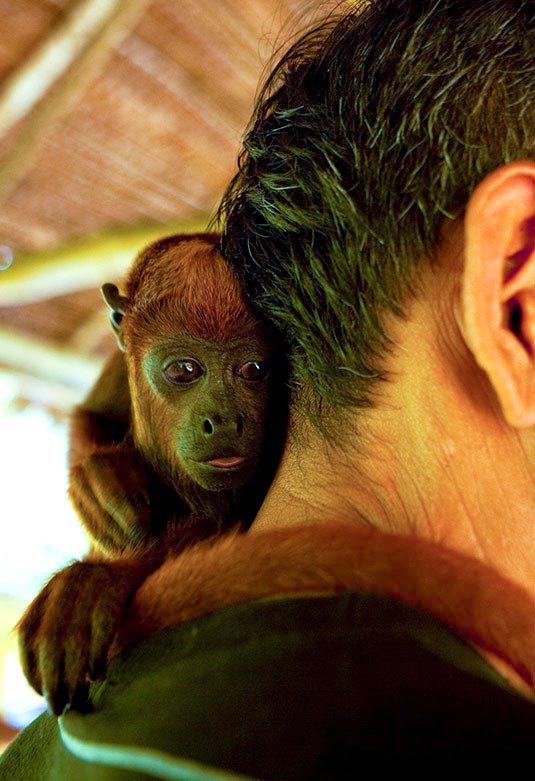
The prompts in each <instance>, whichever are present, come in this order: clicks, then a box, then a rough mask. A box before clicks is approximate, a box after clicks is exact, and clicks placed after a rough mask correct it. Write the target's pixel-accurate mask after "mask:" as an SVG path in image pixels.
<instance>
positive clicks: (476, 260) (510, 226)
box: [462, 161, 535, 428]
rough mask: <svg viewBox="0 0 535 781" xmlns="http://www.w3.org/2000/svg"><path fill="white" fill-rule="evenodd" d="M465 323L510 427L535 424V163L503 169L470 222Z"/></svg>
mask: <svg viewBox="0 0 535 781" xmlns="http://www.w3.org/2000/svg"><path fill="white" fill-rule="evenodd" d="M462 308H463V324H464V334H465V338H466V341H467V343H468V346H469V347H470V349H471V350H472V353H473V355H474V357H475V359H476V361H477V363H478V364H479V365H480V366H481V368H482V369H484V371H485V372H486V373H487V376H488V378H489V380H490V382H491V384H492V385H493V387H494V390H495V392H496V394H497V397H498V400H499V402H500V404H501V407H502V411H503V414H504V416H505V419H506V420H507V422H508V423H509V424H510V425H512V426H515V427H518V428H521V427H527V426H532V425H534V424H535V163H532V162H529V161H527V162H515V163H509V164H507V165H504V166H502V167H501V168H499V169H497V170H496V171H494V172H493V173H492V174H490V175H489V176H488V177H486V178H485V179H484V180H483V181H482V182H481V183H480V184H479V185H478V187H477V188H476V189H475V191H474V193H473V195H472V197H471V198H470V201H469V203H468V208H467V212H466V217H465V264H464V274H463V295H462Z"/></svg>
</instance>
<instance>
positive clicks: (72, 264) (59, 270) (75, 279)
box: [0, 218, 207, 307]
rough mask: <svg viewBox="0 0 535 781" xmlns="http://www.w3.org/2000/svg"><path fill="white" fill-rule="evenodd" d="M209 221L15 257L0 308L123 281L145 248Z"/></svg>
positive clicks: (129, 231)
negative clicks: (158, 240) (156, 241)
mask: <svg viewBox="0 0 535 781" xmlns="http://www.w3.org/2000/svg"><path fill="white" fill-rule="evenodd" d="M206 223H207V218H203V219H202V220H199V221H198V222H194V223H187V224H185V223H176V224H172V225H151V226H141V227H135V228H132V227H131V228H124V229H120V230H116V231H112V232H109V233H103V234H100V235H97V236H90V237H88V238H84V239H82V240H78V241H74V242H72V243H70V244H66V245H64V246H62V247H59V248H56V249H54V250H45V251H42V252H34V253H31V254H26V255H25V254H18V253H16V252H14V257H13V261H12V263H11V265H10V266H9V267H7V268H6V269H4V270H2V267H1V266H0V307H2V306H18V305H21V304H29V303H34V302H36V301H46V299H48V298H54V297H55V296H60V295H66V294H67V293H72V292H76V291H79V290H89V289H95V288H99V287H100V286H101V285H102V284H103V283H104V282H108V281H110V282H114V281H118V280H119V279H120V278H121V277H122V276H123V274H124V273H125V272H126V270H127V269H128V268H129V266H130V265H131V263H132V261H133V260H134V257H135V255H136V254H137V253H138V252H139V250H141V249H142V248H143V247H144V246H145V245H146V244H148V243H149V242H151V241H155V240H156V239H158V238H160V237H162V236H168V235H170V234H172V233H196V232H198V231H203V230H205V229H206Z"/></svg>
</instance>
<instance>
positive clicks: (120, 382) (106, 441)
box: [69, 350, 130, 468]
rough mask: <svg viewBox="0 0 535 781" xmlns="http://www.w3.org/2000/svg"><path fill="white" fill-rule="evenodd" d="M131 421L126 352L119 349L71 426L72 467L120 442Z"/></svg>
mask: <svg viewBox="0 0 535 781" xmlns="http://www.w3.org/2000/svg"><path fill="white" fill-rule="evenodd" d="M129 425H130V390H129V387H128V375H127V367H126V360H125V356H124V353H122V352H121V351H120V350H116V351H115V352H114V353H113V355H112V356H111V357H110V358H109V359H108V361H107V363H106V365H105V366H104V369H103V370H102V372H101V374H100V376H99V377H98V379H97V381H96V382H95V384H94V386H93V387H92V388H91V390H90V391H89V394H88V395H87V397H86V398H85V400H84V401H83V403H82V404H80V405H79V406H78V407H76V408H75V410H74V412H73V415H72V418H71V427H70V438H69V468H72V467H75V466H77V465H78V464H80V463H81V462H82V461H83V460H84V458H85V457H86V456H88V455H91V454H92V453H94V452H95V451H96V450H98V449H100V448H102V447H106V446H109V445H115V444H117V443H119V442H120V441H121V440H122V439H123V438H124V436H125V434H126V432H127V431H128V428H129Z"/></svg>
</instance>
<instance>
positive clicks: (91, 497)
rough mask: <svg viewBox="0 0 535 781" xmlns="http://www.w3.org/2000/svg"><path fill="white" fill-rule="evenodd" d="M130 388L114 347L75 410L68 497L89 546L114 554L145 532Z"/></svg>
mask: <svg viewBox="0 0 535 781" xmlns="http://www.w3.org/2000/svg"><path fill="white" fill-rule="evenodd" d="M129 424H130V392H129V387H128V376H127V368H126V361H125V358H124V354H123V353H122V352H120V351H119V350H117V351H116V352H115V353H114V354H113V355H112V356H111V358H110V359H109V361H108V362H107V364H106V365H105V367H104V369H103V371H102V373H101V375H100V377H99V378H98V379H97V381H96V383H95V385H94V387H93V388H92V389H91V391H90V393H89V395H88V396H87V398H86V399H85V401H84V402H83V403H82V404H81V405H80V406H79V407H77V408H76V409H75V411H74V413H73V416H72V420H71V429H70V442H69V497H70V500H71V502H72V504H73V506H74V508H75V510H76V512H77V514H78V516H79V518H80V520H81V522H82V524H83V525H84V527H85V529H86V531H87V532H88V534H89V536H90V538H91V541H92V543H93V544H94V546H95V547H96V548H98V549H100V550H104V551H107V552H108V553H109V554H112V555H116V554H117V553H118V552H120V551H123V550H125V549H128V548H132V546H134V545H136V544H137V543H138V542H139V541H140V540H142V539H143V538H145V537H146V536H147V534H148V533H149V527H150V521H151V513H150V506H149V496H148V483H149V475H148V473H147V468H146V466H145V462H144V460H143V458H142V457H141V456H140V454H139V453H138V451H137V450H136V448H135V447H134V444H133V442H132V439H131V437H130V435H129Z"/></svg>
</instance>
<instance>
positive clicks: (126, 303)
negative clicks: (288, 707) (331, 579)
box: [18, 234, 286, 714]
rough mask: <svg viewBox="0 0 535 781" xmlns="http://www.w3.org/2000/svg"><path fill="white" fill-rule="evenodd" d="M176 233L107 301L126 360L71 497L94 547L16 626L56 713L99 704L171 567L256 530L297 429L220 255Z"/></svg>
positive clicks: (113, 367) (88, 406)
mask: <svg viewBox="0 0 535 781" xmlns="http://www.w3.org/2000/svg"><path fill="white" fill-rule="evenodd" d="M217 243H218V236H217V235H214V234H197V235H187V236H170V237H169V238H165V239H162V240H161V241H157V242H155V243H154V244H151V245H150V246H149V247H147V248H146V249H145V250H144V251H143V252H141V254H140V255H139V256H138V258H137V259H136V261H135V263H134V265H133V267H132V270H131V272H130V275H129V277H128V282H127V286H126V295H121V294H120V293H119V291H118V289H117V288H116V287H115V286H114V285H110V284H108V285H105V286H104V288H103V293H104V298H105V299H106V301H107V303H108V306H109V307H110V309H111V322H112V326H113V329H114V331H115V333H116V336H117V343H118V350H117V351H116V353H115V354H114V355H113V356H112V357H111V358H110V360H109V362H108V363H107V365H106V366H105V368H104V370H103V372H102V374H101V376H100V378H99V379H98V380H97V382H96V384H95V386H94V387H93V389H92V390H91V392H90V393H89V396H88V397H87V399H86V401H85V402H84V403H83V404H82V405H81V406H80V407H78V409H77V410H76V411H75V413H74V416H73V421H72V431H71V447H70V454H69V458H70V489H69V492H70V497H71V499H72V502H73V504H74V507H75V508H76V510H77V511H78V514H79V515H80V518H81V520H82V522H83V523H84V525H85V527H86V529H87V531H88V532H89V535H90V537H91V542H92V550H91V552H90V553H89V554H88V556H86V558H85V559H84V560H83V561H75V562H74V563H72V564H70V565H69V566H67V567H65V568H64V569H62V570H60V571H59V572H57V573H56V574H55V575H53V576H52V578H51V579H50V580H49V581H48V583H47V584H46V585H45V586H44V587H43V588H42V589H41V591H40V593H39V594H38V595H37V596H36V598H35V599H34V600H33V602H32V603H31V604H30V605H29V607H28V608H27V610H26V612H25V613H24V615H23V617H22V619H21V620H20V622H19V625H18V633H19V647H20V658H21V663H22V667H23V670H24V672H25V674H26V677H27V678H28V680H29V682H30V683H31V685H32V686H33V687H34V688H35V689H36V691H38V692H40V693H42V694H44V696H46V698H47V702H48V705H49V707H50V709H51V711H52V712H53V713H55V714H60V713H62V711H63V709H64V708H65V706H66V705H68V704H70V705H72V706H74V707H76V708H79V709H84V708H86V707H87V705H88V691H89V682H90V681H91V680H94V679H95V678H98V677H100V676H101V675H102V674H103V673H104V672H105V670H106V666H107V659H108V652H109V649H110V647H111V644H112V642H113V639H114V636H115V632H116V628H117V626H118V624H119V622H120V620H121V616H122V615H123V614H124V611H125V609H126V606H127V605H128V603H129V602H130V600H131V598H132V596H133V594H134V592H135V591H136V590H137V588H138V587H139V585H140V584H141V583H142V582H143V581H144V580H145V578H146V577H147V576H148V575H150V574H151V572H153V571H154V570H155V569H157V568H158V567H159V566H160V565H161V564H162V562H163V561H164V560H165V559H166V558H167V557H168V556H174V555H176V554H177V553H180V552H181V551H182V550H183V549H184V548H185V547H188V546H189V545H191V544H193V543H196V542H199V541H201V540H203V539H206V538H210V537H213V536H214V535H217V534H220V533H222V532H224V531H225V530H226V529H230V528H231V527H232V526H236V525H237V524H238V523H239V526H238V528H239V529H240V530H241V529H244V528H247V525H248V524H250V523H251V521H252V520H253V518H254V516H255V513H256V510H257V509H258V507H259V505H260V503H261V502H262V499H263V497H264V495H265V492H266V490H267V488H268V486H269V484H270V482H271V479H272V476H273V472H274V469H275V466H276V463H277V460H278V456H279V452H280V448H281V445H282V441H283V436H284V433H285V426H286V398H285V390H284V389H285V383H284V379H283V372H282V369H283V362H282V359H281V356H282V352H283V351H282V350H281V349H280V348H279V346H278V344H277V340H276V338H275V337H274V335H273V333H272V332H271V331H270V329H269V328H268V326H267V325H266V324H265V323H263V322H262V321H261V320H260V319H259V317H258V316H257V315H255V313H254V312H253V310H252V309H251V306H250V304H249V303H248V302H247V300H246V298H245V296H244V294H243V292H242V289H241V287H240V284H239V282H238V279H237V277H236V275H235V274H234V272H233V271H232V269H231V268H230V267H229V266H228V265H227V263H226V262H225V260H224V258H223V257H222V256H221V255H220V253H219V252H218V249H217Z"/></svg>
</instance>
